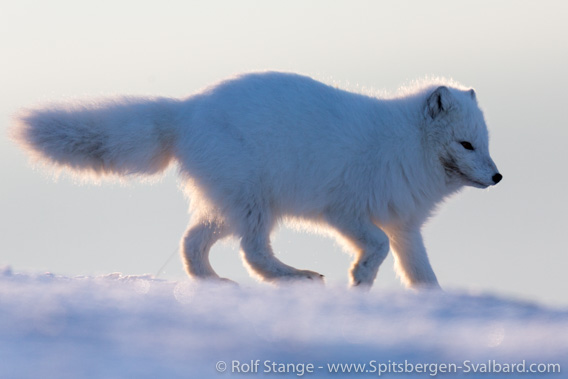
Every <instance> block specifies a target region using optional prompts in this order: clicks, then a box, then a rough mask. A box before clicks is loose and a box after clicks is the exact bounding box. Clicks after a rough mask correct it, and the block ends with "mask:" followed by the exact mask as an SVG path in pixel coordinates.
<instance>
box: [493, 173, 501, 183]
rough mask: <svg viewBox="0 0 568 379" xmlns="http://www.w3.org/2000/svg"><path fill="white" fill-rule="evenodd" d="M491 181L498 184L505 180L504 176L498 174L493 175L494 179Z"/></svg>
mask: <svg viewBox="0 0 568 379" xmlns="http://www.w3.org/2000/svg"><path fill="white" fill-rule="evenodd" d="M491 179H493V182H494V183H495V184H497V183H499V182H500V181H501V179H503V175H501V174H499V173H497V174H495V175H493V177H492V178H491Z"/></svg>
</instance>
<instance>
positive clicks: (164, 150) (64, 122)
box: [13, 98, 180, 176]
mask: <svg viewBox="0 0 568 379" xmlns="http://www.w3.org/2000/svg"><path fill="white" fill-rule="evenodd" d="M179 103H180V102H179V101H177V100H172V99H141V98H121V99H115V100H111V101H105V102H91V103H88V104H85V103H83V104H79V105H76V104H75V105H65V106H51V107H45V108H42V109H35V110H28V111H25V112H22V113H21V114H20V115H18V116H17V123H16V126H15V128H14V130H13V135H14V137H15V139H16V140H17V142H19V143H20V144H21V145H22V146H23V147H24V148H25V149H26V150H28V152H29V153H31V154H32V156H33V157H35V158H39V160H41V161H47V162H48V163H52V164H55V165H56V166H62V167H65V168H70V169H71V170H73V171H76V172H79V173H81V174H95V175H96V176H101V175H107V174H110V175H112V174H115V175H129V174H146V175H148V174H149V175H151V174H155V173H158V172H160V171H162V170H164V169H165V168H166V167H167V166H168V165H169V163H170V162H171V160H172V158H173V155H172V145H173V141H174V140H175V138H176V127H175V124H176V118H177V115H178V113H179V112H178V107H179Z"/></svg>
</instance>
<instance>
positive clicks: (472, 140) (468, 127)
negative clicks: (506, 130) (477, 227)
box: [424, 86, 503, 188]
mask: <svg viewBox="0 0 568 379" xmlns="http://www.w3.org/2000/svg"><path fill="white" fill-rule="evenodd" d="M424 117H425V121H426V122H425V124H426V125H425V128H426V138H427V139H428V142H427V143H428V146H429V147H430V148H432V149H434V152H435V154H436V157H437V160H438V161H439V164H440V165H441V167H442V168H443V169H444V172H445V175H446V182H447V183H448V184H452V185H457V186H462V185H467V186H472V187H477V188H486V187H489V186H491V185H495V184H497V183H499V181H501V179H502V178H503V176H502V175H501V174H500V173H499V171H498V170H497V167H496V166H495V163H493V160H492V159H491V156H490V155H489V133H488V132H487V125H486V124H485V119H484V117H483V113H482V112H481V109H479V106H478V104H477V99H476V95H475V91H474V90H459V89H455V88H448V87H445V86H441V87H438V88H436V89H435V90H433V91H432V92H431V93H430V94H429V95H428V97H427V99H426V104H425V107H424ZM437 163H438V162H437Z"/></svg>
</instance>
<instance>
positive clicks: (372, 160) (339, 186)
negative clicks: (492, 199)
mask: <svg viewBox="0 0 568 379" xmlns="http://www.w3.org/2000/svg"><path fill="white" fill-rule="evenodd" d="M15 135H16V139H17V140H18V141H19V142H20V143H21V144H22V145H24V146H25V148H26V149H27V150H28V151H30V152H31V153H32V154H34V155H36V156H37V157H39V158H41V159H43V160H47V161H48V162H51V163H54V164H55V165H58V166H64V167H68V168H70V169H71V170H73V171H76V172H80V173H94V174H96V175H105V174H118V175H128V174H153V173H156V172H159V171H161V170H163V169H165V168H166V167H167V166H168V164H169V163H170V162H172V161H177V162H178V164H179V167H180V171H181V173H182V175H183V178H184V180H185V181H186V182H187V190H188V194H189V196H190V198H191V200H192V201H191V203H192V208H193V219H192V223H191V225H190V227H189V229H188V231H187V233H186V235H185V237H184V239H183V240H182V251H183V258H184V261H185V266H186V269H187V272H188V273H189V275H190V276H192V277H195V278H210V279H219V277H218V276H217V274H216V273H215V271H214V270H213V269H212V267H211V265H210V263H209V257H208V255H209V250H210V248H211V246H212V245H213V244H214V243H215V242H216V241H217V240H218V239H220V238H223V237H225V236H228V235H233V236H236V237H238V238H240V241H241V248H242V252H243V257H244V260H245V262H246V263H247V265H248V267H249V268H250V269H251V270H252V272H254V273H256V274H257V275H259V276H260V277H261V278H263V279H264V280H267V281H276V280H281V279H294V278H305V279H316V280H320V278H321V275H319V274H317V273H315V272H312V271H306V270H298V269H296V268H293V267H291V266H288V265H286V264H284V263H282V262H281V261H279V260H278V259H277V258H276V257H275V256H274V253H273V251H272V248H271V246H270V232H271V230H272V229H273V228H274V227H275V225H276V224H277V223H278V222H279V221H281V220H285V219H299V220H304V221H308V222H310V223H311V224H313V225H320V226H325V227H326V228H331V229H333V230H335V231H336V232H337V233H338V234H339V236H341V237H343V239H344V240H346V241H347V242H348V243H349V245H350V246H351V247H352V249H353V250H354V252H355V253H356V258H355V261H354V263H353V266H352V268H351V280H352V284H353V285H365V286H370V285H371V284H372V283H373V281H374V279H375V277H376V275H377V271H378V269H379V266H380V264H381V263H382V262H383V260H384V259H385V257H386V255H387V253H388V251H389V245H390V248H391V249H392V251H393V253H394V256H395V261H396V266H397V269H398V272H399V274H400V276H401V278H402V280H403V281H404V282H405V283H406V284H407V285H411V286H417V285H430V286H437V285H438V283H437V279H436V276H435V275H434V272H433V270H432V268H431V266H430V263H429V261H428V256H427V254H426V250H425V248H424V245H423V242H422V237H421V233H420V229H421V226H422V224H423V223H424V222H425V220H426V219H427V218H428V216H429V215H430V214H431V212H432V211H433V209H434V208H435V206H436V204H438V203H440V202H441V201H442V200H443V199H444V198H445V197H447V196H448V195H450V194H451V193H453V192H455V191H457V190H459V189H460V188H461V187H463V186H464V185H471V186H475V187H481V188H485V187H487V186H490V185H493V184H496V183H497V182H498V181H499V180H500V179H501V175H500V174H499V173H498V172H497V169H496V167H495V164H494V163H493V161H492V160H491V158H490V156H489V149H488V133H487V128H486V125H485V121H484V118H483V114H482V112H481V110H480V109H479V107H478V105H477V100H476V96H475V92H474V91H473V90H467V89H465V88H463V87H461V86H460V85H458V84H455V83H450V82H447V81H438V82H428V83H426V84H424V85H422V86H419V87H417V88H414V89H413V90H407V91H406V92H404V93H403V94H401V95H398V96H395V97H392V98H377V97H371V96H366V95H362V94H358V93H351V92H347V91H344V90H341V89H337V88H334V87H330V86H328V85H325V84H322V83H320V82H317V81H315V80H313V79H311V78H308V77H304V76H300V75H296V74H288V73H277V72H265V73H253V74H246V75H242V76H239V77H236V78H232V79H229V80H226V81H223V82H221V83H219V84H217V85H214V86H212V87H210V88H207V89H206V90H204V91H202V92H200V93H197V94H194V95H192V96H190V97H188V98H186V99H183V100H175V99H166V98H157V99H141V98H125V99H119V100H114V101H109V102H103V103H91V104H83V105H78V106H77V105H73V106H64V107H53V106H51V107H47V108H44V109H36V110H30V111H27V112H25V113H22V115H21V116H20V117H19V122H18V124H17V126H16V129H15Z"/></svg>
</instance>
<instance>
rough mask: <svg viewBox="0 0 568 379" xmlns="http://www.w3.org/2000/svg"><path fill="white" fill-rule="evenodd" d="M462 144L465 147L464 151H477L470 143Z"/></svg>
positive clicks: (462, 142) (463, 142) (464, 142)
mask: <svg viewBox="0 0 568 379" xmlns="http://www.w3.org/2000/svg"><path fill="white" fill-rule="evenodd" d="M460 144H461V145H462V146H463V148H464V149H466V150H475V149H474V148H473V145H472V144H471V143H470V142H467V141H461V142H460Z"/></svg>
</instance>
